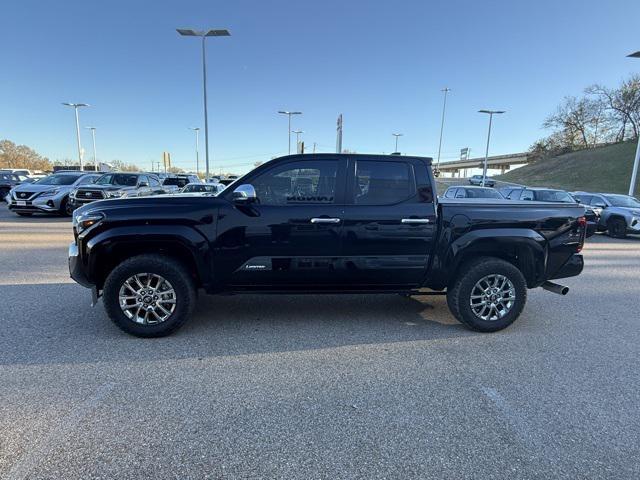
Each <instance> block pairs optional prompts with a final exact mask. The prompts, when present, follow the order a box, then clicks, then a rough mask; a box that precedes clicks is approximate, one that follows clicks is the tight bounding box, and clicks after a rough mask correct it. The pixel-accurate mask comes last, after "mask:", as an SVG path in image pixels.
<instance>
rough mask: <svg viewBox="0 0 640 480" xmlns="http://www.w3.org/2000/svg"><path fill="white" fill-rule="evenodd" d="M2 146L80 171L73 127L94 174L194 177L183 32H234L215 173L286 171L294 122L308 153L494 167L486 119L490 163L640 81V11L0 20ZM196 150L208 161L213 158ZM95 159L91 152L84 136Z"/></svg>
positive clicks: (199, 10)
mask: <svg viewBox="0 0 640 480" xmlns="http://www.w3.org/2000/svg"><path fill="white" fill-rule="evenodd" d="M2 19H3V20H2V28H1V29H0V45H2V46H3V48H2V57H1V58H2V62H1V63H0V65H1V70H2V74H1V75H0V138H8V139H10V140H12V141H15V142H16V143H20V144H27V145H29V146H31V147H33V148H35V149H36V150H37V151H38V152H40V153H42V154H44V155H46V156H48V157H49V158H51V159H60V158H65V157H66V158H75V156H76V146H75V130H74V129H75V127H74V120H73V112H72V110H71V109H69V108H68V107H63V106H62V105H60V102H64V101H69V102H86V103H90V104H91V105H92V107H91V108H87V109H84V110H83V111H82V112H81V124H82V125H83V126H87V125H93V126H96V127H97V128H98V130H97V142H98V157H99V159H100V160H103V161H110V160H113V159H120V160H123V161H126V162H132V163H136V164H138V165H140V166H142V167H144V168H150V166H151V161H152V160H156V161H157V160H160V159H161V155H162V152H163V151H169V152H171V154H172V158H173V161H174V164H176V165H177V166H180V167H183V168H187V169H189V168H193V167H194V164H195V154H194V148H193V143H194V138H193V132H191V131H189V130H188V129H187V127H190V126H201V127H202V126H203V125H202V124H203V120H202V91H201V82H202V77H201V64H200V45H199V43H198V40H197V39H195V38H183V37H180V36H178V34H177V33H176V32H175V28H176V27H195V28H204V27H211V28H228V29H229V30H230V31H231V33H232V36H231V37H229V38H213V39H210V41H208V62H209V64H208V66H209V118H210V140H211V148H210V151H211V155H212V160H213V167H214V169H215V170H216V171H217V170H218V168H220V167H221V166H222V167H223V169H224V170H225V171H236V172H242V171H246V170H247V169H249V168H250V164H251V163H253V162H254V161H258V160H267V159H269V158H271V157H272V156H275V155H278V154H283V153H286V149H287V124H286V118H285V117H283V116H279V115H277V114H276V112H277V110H280V109H292V110H293V109H296V110H301V111H303V112H304V115H303V116H301V117H300V118H297V119H295V123H294V127H295V128H300V129H302V130H304V131H305V134H304V135H303V138H304V139H305V141H306V143H307V146H310V145H311V144H312V143H313V142H317V143H318V145H319V150H322V151H332V150H333V148H334V145H335V121H336V117H337V115H338V114H339V113H342V114H343V115H344V148H347V149H350V150H355V151H358V152H387V153H388V152H390V151H392V150H393V137H392V136H391V133H392V132H402V133H403V134H404V137H402V138H401V140H400V150H401V151H402V152H406V153H411V154H420V155H432V156H435V154H436V152H437V146H438V135H439V128H440V114H441V108H442V93H441V92H440V89H441V88H443V87H444V86H448V87H450V88H451V89H452V91H451V93H450V97H449V102H448V110H447V119H446V125H445V134H444V141H443V158H444V159H451V158H454V157H457V156H458V154H459V150H460V148H462V147H470V148H471V150H472V156H476V155H480V154H482V153H483V152H484V142H485V140H486V127H487V119H486V117H485V116H483V115H480V114H478V113H476V111H477V110H478V109H480V108H500V109H506V110H507V111H508V113H507V114H505V115H503V116H502V117H501V118H498V119H496V122H495V123H494V126H495V128H494V131H493V135H492V146H491V153H492V154H502V153H511V152H515V151H522V150H525V149H527V148H528V147H529V145H531V143H533V142H534V141H535V140H536V139H537V138H539V137H541V136H542V135H544V131H542V130H541V128H540V125H541V123H542V121H543V120H544V118H545V116H546V115H547V114H548V113H549V112H550V111H552V110H553V108H554V107H555V106H556V105H557V103H558V102H559V101H560V100H561V99H562V98H563V97H564V96H565V95H571V94H580V92H581V91H582V89H583V88H584V87H586V86H587V85H589V84H591V83H595V82H598V83H603V84H606V85H615V84H616V83H617V82H618V81H619V80H620V79H622V78H624V77H626V76H628V75H629V74H631V73H633V72H638V71H640V60H634V59H628V58H625V56H626V55H627V54H628V53H631V52H632V51H636V50H640V35H638V32H639V31H640V29H639V25H640V20H639V19H640V2H634V1H631V0H626V1H607V2H603V1H593V0H583V1H566V0H562V1H558V0H556V1H548V0H542V1H541V0H537V1H535V2H524V1H514V0H511V1H486V0H484V1H447V2H445V1H442V2H436V1H426V0H424V1H418V0H414V1H393V2H392V1H384V2H382V1H349V0H342V1H334V0H330V1H305V0H298V1H296V2H291V1H277V0H274V1H268V0H262V1H258V0H256V1H242V0H239V1H211V0H209V1H189V0H188V1H173V2H165V1H153V2H151V1H149V2H138V1H127V2H119V1H104V2H87V1H83V2H77V1H69V0H65V1H63V2H51V1H44V0H43V1H39V2H36V1H29V0H20V1H18V0H8V1H6V2H3V8H2ZM203 143H204V142H201V151H202V150H203V149H204V146H203ZM83 145H84V147H85V148H86V150H87V157H86V158H90V157H91V154H90V135H89V132H88V131H83Z"/></svg>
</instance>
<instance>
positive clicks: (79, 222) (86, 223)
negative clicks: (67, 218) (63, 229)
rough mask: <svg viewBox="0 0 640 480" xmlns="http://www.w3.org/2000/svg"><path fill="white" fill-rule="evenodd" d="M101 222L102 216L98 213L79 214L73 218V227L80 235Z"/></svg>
mask: <svg viewBox="0 0 640 480" xmlns="http://www.w3.org/2000/svg"><path fill="white" fill-rule="evenodd" d="M102 220H104V214H102V213H99V212H87V213H80V214H76V215H74V216H73V226H74V227H75V228H76V231H77V232H78V233H82V232H84V231H85V230H86V229H87V228H90V227H93V226H94V225H97V224H98V223H100V222H101V221H102Z"/></svg>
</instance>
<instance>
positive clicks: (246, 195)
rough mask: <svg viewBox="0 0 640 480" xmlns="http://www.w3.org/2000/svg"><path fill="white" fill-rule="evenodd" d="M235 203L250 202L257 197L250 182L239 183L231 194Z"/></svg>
mask: <svg viewBox="0 0 640 480" xmlns="http://www.w3.org/2000/svg"><path fill="white" fill-rule="evenodd" d="M231 198H232V199H233V201H234V202H235V203H252V202H255V201H256V200H257V199H258V196H257V195H256V189H255V188H253V185H251V184H250V183H245V184H243V185H239V186H238V187H237V188H236V189H235V190H234V191H233V194H232V196H231Z"/></svg>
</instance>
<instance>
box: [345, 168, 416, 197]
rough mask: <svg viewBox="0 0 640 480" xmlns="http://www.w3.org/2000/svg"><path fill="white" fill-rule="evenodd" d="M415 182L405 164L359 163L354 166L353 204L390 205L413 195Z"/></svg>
mask: <svg viewBox="0 0 640 480" xmlns="http://www.w3.org/2000/svg"><path fill="white" fill-rule="evenodd" d="M415 191H416V188H415V180H414V179H413V175H412V172H411V166H410V165H409V164H408V163H406V162H378V161H359V162H357V164H356V176H355V185H354V197H355V198H354V203H355V204H357V205H392V204H394V203H399V202H402V201H404V200H407V199H409V198H410V197H412V196H413V195H414V194H415Z"/></svg>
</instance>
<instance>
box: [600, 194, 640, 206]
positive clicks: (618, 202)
mask: <svg viewBox="0 0 640 480" xmlns="http://www.w3.org/2000/svg"><path fill="white" fill-rule="evenodd" d="M605 197H606V198H607V200H608V201H609V203H610V204H611V205H613V206H614V207H624V208H640V202H639V201H638V200H636V199H635V198H633V197H630V196H628V195H605Z"/></svg>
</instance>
